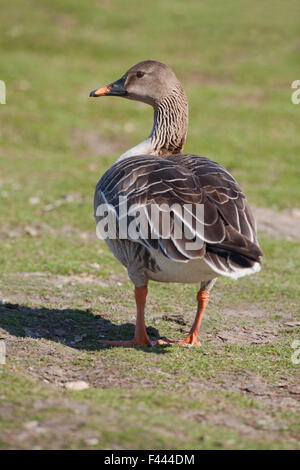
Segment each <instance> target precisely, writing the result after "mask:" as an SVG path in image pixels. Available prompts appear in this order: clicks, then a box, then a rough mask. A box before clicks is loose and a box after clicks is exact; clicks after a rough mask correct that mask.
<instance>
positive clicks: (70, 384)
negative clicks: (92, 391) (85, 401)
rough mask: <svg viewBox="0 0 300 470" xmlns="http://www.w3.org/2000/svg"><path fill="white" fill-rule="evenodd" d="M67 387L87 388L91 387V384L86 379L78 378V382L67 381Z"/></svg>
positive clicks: (73, 388)
mask: <svg viewBox="0 0 300 470" xmlns="http://www.w3.org/2000/svg"><path fill="white" fill-rule="evenodd" d="M65 388H67V389H68V390H86V389H87V388H89V384H88V383H87V382H84V380H78V381H76V382H66V383H65Z"/></svg>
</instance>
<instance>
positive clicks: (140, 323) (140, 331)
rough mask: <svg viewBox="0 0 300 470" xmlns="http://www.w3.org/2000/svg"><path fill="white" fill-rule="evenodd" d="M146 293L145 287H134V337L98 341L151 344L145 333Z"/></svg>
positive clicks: (118, 344)
mask: <svg viewBox="0 0 300 470" xmlns="http://www.w3.org/2000/svg"><path fill="white" fill-rule="evenodd" d="M147 293H148V288H147V287H136V288H135V301H136V325H135V332H134V338H133V339H131V340H128V341H108V340H101V341H99V342H100V343H102V344H109V345H111V346H152V342H151V340H150V338H149V336H148V335H147V331H146V325H145V305H146V297H147Z"/></svg>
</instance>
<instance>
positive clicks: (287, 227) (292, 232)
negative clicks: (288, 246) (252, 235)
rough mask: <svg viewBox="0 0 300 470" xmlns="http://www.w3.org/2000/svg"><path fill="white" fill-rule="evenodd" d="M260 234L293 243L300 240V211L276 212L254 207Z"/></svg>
mask: <svg viewBox="0 0 300 470" xmlns="http://www.w3.org/2000/svg"><path fill="white" fill-rule="evenodd" d="M252 209H253V213H254V216H255V218H256V221H257V227H258V232H259V233H260V232H261V233H263V234H265V235H268V236H271V237H274V238H280V239H285V240H291V241H299V240H300V209H296V208H295V209H286V210H284V211H279V210H278V211H276V210H272V209H266V208H264V207H252Z"/></svg>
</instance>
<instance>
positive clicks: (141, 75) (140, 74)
mask: <svg viewBox="0 0 300 470" xmlns="http://www.w3.org/2000/svg"><path fill="white" fill-rule="evenodd" d="M144 75H145V72H137V73H136V76H137V78H142V77H143V76H144Z"/></svg>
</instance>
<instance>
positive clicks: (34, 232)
mask: <svg viewBox="0 0 300 470" xmlns="http://www.w3.org/2000/svg"><path fill="white" fill-rule="evenodd" d="M25 233H27V235H30V236H31V237H36V236H37V234H38V231H37V230H36V229H35V228H34V227H30V225H27V227H25Z"/></svg>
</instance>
